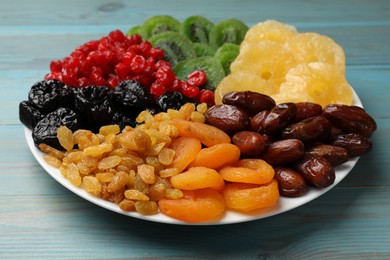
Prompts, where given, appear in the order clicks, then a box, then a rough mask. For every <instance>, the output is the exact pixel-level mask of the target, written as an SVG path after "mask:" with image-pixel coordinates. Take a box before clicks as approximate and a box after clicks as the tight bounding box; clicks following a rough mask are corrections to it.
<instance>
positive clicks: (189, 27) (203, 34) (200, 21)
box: [180, 15, 214, 44]
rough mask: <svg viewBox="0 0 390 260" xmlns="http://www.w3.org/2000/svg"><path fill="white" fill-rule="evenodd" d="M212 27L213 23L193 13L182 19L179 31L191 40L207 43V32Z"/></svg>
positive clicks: (208, 32)
mask: <svg viewBox="0 0 390 260" xmlns="http://www.w3.org/2000/svg"><path fill="white" fill-rule="evenodd" d="M213 28H214V23H212V22H211V21H209V20H208V19H206V18H205V17H203V16H199V15H194V16H190V17H188V18H187V19H185V20H184V22H183V23H182V24H181V27H180V32H181V33H182V34H183V35H185V36H187V37H188V39H190V40H191V41H192V42H200V43H206V44H208V43H209V34H210V31H211V29H213Z"/></svg>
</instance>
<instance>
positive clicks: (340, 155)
mask: <svg viewBox="0 0 390 260" xmlns="http://www.w3.org/2000/svg"><path fill="white" fill-rule="evenodd" d="M305 153H306V154H311V155H317V156H321V157H324V158H325V159H327V160H328V161H329V162H330V164H332V166H333V167H336V166H339V165H341V164H343V163H345V162H347V161H348V160H349V155H348V151H347V149H345V148H343V147H339V146H335V145H330V144H316V145H314V146H312V147H309V148H307V149H306V151H305Z"/></svg>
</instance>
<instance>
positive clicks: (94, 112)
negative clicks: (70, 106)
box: [74, 86, 114, 131]
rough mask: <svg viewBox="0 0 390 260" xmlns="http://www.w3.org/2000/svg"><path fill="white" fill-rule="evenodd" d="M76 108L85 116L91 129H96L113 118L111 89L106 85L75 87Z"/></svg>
mask: <svg viewBox="0 0 390 260" xmlns="http://www.w3.org/2000/svg"><path fill="white" fill-rule="evenodd" d="M74 92H75V100H74V102H75V108H76V111H77V112H78V113H79V114H80V115H82V116H83V118H84V120H85V122H86V123H87V124H88V127H89V129H91V130H92V131H96V130H97V129H99V127H100V126H103V125H105V124H108V123H109V122H110V121H111V120H112V116H113V114H114V113H113V109H112V97H111V90H110V88H108V87H104V86H88V87H84V88H75V91H74Z"/></svg>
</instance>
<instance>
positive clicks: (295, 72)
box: [272, 62, 353, 107]
mask: <svg viewBox="0 0 390 260" xmlns="http://www.w3.org/2000/svg"><path fill="white" fill-rule="evenodd" d="M272 97H273V98H274V99H275V101H276V103H282V102H300V101H308V102H315V103H318V104H320V105H321V106H322V107H324V106H326V105H328V104H334V103H341V104H346V105H351V104H352V102H353V92H352V88H351V86H350V85H349V84H348V82H347V80H346V78H345V76H344V74H341V73H339V71H338V68H337V67H336V66H335V65H331V64H329V63H324V62H312V63H306V64H300V65H297V66H296V67H294V68H292V69H291V70H290V71H289V72H288V73H287V74H286V81H285V82H284V83H283V84H282V85H281V86H280V93H278V94H276V95H273V96H272Z"/></svg>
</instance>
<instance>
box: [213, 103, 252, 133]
mask: <svg viewBox="0 0 390 260" xmlns="http://www.w3.org/2000/svg"><path fill="white" fill-rule="evenodd" d="M205 117H206V122H207V123H208V124H209V125H212V126H215V127H217V128H219V129H221V130H223V131H225V132H226V133H236V132H239V131H243V130H246V129H247V128H248V126H249V116H248V115H247V114H246V113H245V111H244V110H242V109H240V108H238V107H236V106H233V105H215V106H213V107H211V108H210V109H209V110H208V111H207V112H206V113H205Z"/></svg>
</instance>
